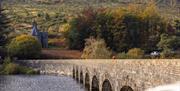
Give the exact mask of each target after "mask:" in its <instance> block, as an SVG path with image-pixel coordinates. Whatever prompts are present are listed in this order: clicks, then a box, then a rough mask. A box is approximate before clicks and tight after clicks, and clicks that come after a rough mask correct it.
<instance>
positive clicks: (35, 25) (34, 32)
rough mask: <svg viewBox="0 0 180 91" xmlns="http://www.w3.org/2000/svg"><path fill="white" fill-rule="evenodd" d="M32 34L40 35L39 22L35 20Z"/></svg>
mask: <svg viewBox="0 0 180 91" xmlns="http://www.w3.org/2000/svg"><path fill="white" fill-rule="evenodd" d="M31 35H32V36H37V35H39V30H38V28H37V23H36V22H33V27H32V32H31Z"/></svg>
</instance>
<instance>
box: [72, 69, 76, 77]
mask: <svg viewBox="0 0 180 91" xmlns="http://www.w3.org/2000/svg"><path fill="white" fill-rule="evenodd" d="M75 76H76V71H75V69H74V68H73V78H75Z"/></svg>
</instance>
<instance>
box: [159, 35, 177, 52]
mask: <svg viewBox="0 0 180 91" xmlns="http://www.w3.org/2000/svg"><path fill="white" fill-rule="evenodd" d="M157 46H158V48H159V49H161V50H176V49H178V48H179V47H180V37H178V36H175V35H172V36H170V35H168V34H162V35H161V40H160V42H159V43H158V45H157Z"/></svg>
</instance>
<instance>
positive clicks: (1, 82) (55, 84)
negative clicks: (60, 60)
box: [0, 75, 85, 91]
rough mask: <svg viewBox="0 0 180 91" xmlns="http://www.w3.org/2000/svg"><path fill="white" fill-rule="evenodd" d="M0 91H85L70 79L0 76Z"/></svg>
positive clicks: (62, 77) (61, 77)
mask: <svg viewBox="0 0 180 91" xmlns="http://www.w3.org/2000/svg"><path fill="white" fill-rule="evenodd" d="M0 91H85V90H84V88H83V87H82V86H81V85H80V84H79V83H77V82H76V81H75V80H73V79H72V78H70V77H64V76H60V77H59V76H44V75H42V76H24V75H16V76H0Z"/></svg>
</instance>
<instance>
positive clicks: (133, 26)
mask: <svg viewBox="0 0 180 91" xmlns="http://www.w3.org/2000/svg"><path fill="white" fill-rule="evenodd" d="M134 8H135V9H134ZM70 25H71V28H70V30H69V35H68V43H69V47H70V48H72V49H83V48H84V43H85V39H86V38H89V37H90V36H94V37H95V38H102V39H104V40H105V42H106V44H107V46H108V47H110V49H112V50H113V51H115V52H127V51H128V50H129V49H131V48H141V49H143V50H145V52H151V51H153V50H156V49H158V48H157V46H156V45H157V43H158V42H159V41H160V35H161V34H162V33H166V32H167V22H166V21H165V20H164V18H162V17H161V16H160V14H159V13H158V11H157V9H156V6H154V4H149V5H148V6H147V7H146V8H145V9H142V8H139V7H136V6H130V7H129V8H128V9H121V8H120V9H114V10H108V9H99V10H93V9H92V8H89V9H87V10H84V11H83V12H82V14H80V15H79V17H77V18H74V19H73V20H72V21H71V22H70Z"/></svg>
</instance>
